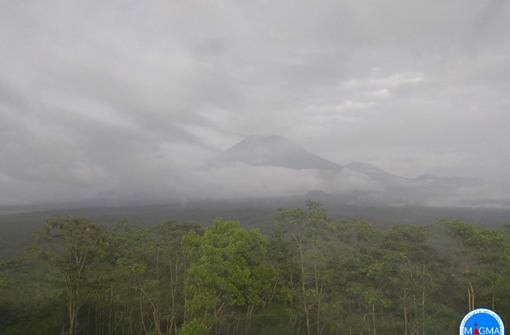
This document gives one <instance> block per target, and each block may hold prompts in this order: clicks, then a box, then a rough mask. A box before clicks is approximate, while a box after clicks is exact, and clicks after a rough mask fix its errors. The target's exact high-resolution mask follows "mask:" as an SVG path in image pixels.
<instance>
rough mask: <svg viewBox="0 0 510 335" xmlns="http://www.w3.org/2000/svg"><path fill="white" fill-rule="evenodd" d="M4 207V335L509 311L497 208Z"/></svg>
mask: <svg viewBox="0 0 510 335" xmlns="http://www.w3.org/2000/svg"><path fill="white" fill-rule="evenodd" d="M275 207H276V210H275V209H274V208H275ZM16 211H17V210H16V209H9V210H8V211H7V210H5V211H4V214H3V215H1V216H0V231H1V233H2V234H1V235H0V333H1V334H222V335H223V334H282V335H283V334H289V335H290V334H306V335H311V334H314V335H318V334H349V335H350V334H360V335H361V334H365V335H368V334H370V335H376V334H406V335H411V334H413V335H425V334H453V333H455V332H457V331H458V325H459V323H460V321H461V319H462V317H463V316H464V315H465V314H466V313H467V312H468V311H470V310H472V309H474V308H481V307H485V308H490V309H492V310H494V311H496V312H497V313H498V314H499V315H500V316H501V317H502V318H503V321H504V322H505V323H507V324H508V322H509V321H510V319H509V315H510V281H509V280H508V278H509V277H510V240H509V237H510V230H509V229H508V226H507V225H506V223H507V222H509V221H510V220H508V219H509V218H510V215H509V213H508V211H506V210H496V209H460V208H457V209H446V208H445V209H438V208H436V209H432V208H418V207H401V208H388V207H356V206H347V205H339V204H335V203H333V202H328V200H327V199H321V203H319V202H316V201H312V200H307V201H305V200H304V199H302V198H292V199H290V198H279V199H265V200H256V201H255V200H252V201H238V202H235V203H234V202H229V203H227V202H203V203H190V204H179V205H172V206H169V205H161V206H140V207H118V208H74V209H72V208H68V209H61V210H45V211H33V212H24V213H21V211H20V213H15V212H16ZM62 213H65V215H64V214H62ZM471 222H476V223H471Z"/></svg>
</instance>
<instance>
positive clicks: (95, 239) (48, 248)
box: [26, 215, 110, 335]
mask: <svg viewBox="0 0 510 335" xmlns="http://www.w3.org/2000/svg"><path fill="white" fill-rule="evenodd" d="M32 238H33V239H34V240H35V244H34V245H32V246H30V247H28V248H27V249H26V252H27V254H28V255H29V256H30V257H32V258H35V259H39V260H41V261H44V262H47V263H49V264H51V265H53V266H54V267H55V268H56V270H57V271H58V274H59V275H60V279H61V281H62V283H63V284H64V287H65V290H66V293H67V294H66V296H67V316H68V330H67V332H68V334H69V335H74V334H76V333H77V330H78V312H79V310H80V308H81V306H82V304H83V300H84V297H85V296H86V294H87V292H86V287H85V282H86V277H87V272H88V270H89V268H88V265H89V264H91V263H92V262H93V260H94V258H96V257H99V256H101V255H103V254H104V252H105V250H106V247H107V246H108V243H109V239H110V232H109V230H108V229H107V228H106V226H104V225H99V224H96V223H94V222H92V221H90V220H87V219H83V218H72V217H69V216H67V215H60V216H56V217H54V218H51V219H48V220H47V221H46V225H45V227H44V229H42V230H38V231H35V232H34V234H33V235H32Z"/></svg>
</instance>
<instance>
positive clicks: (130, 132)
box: [0, 0, 510, 205]
mask: <svg viewBox="0 0 510 335" xmlns="http://www.w3.org/2000/svg"><path fill="white" fill-rule="evenodd" d="M509 17H510V4H509V3H508V2H507V1H503V0H490V1H474V0H467V1H461V2H459V1H422V2H416V1H410V2H402V1H354V2H353V1H320V2H309V1H278V2H274V1H255V2H239V1H222V0H219V1H194V0H192V1H166V0H164V1H157V0H151V1H143V2H126V1H107V2H104V1H94V0H92V1H90V0H87V1H85V0H70V1H65V2H62V1H45V2H40V1H4V2H3V3H2V10H1V11H0V22H1V23H0V26H1V29H0V43H1V45H2V46H3V47H2V48H0V205H5V204H24V203H39V202H55V201H69V200H83V199H94V198H97V197H101V196H112V197H114V196H116V197H121V196H129V197H132V198H133V199H137V198H140V199H149V198H150V199H152V200H154V199H159V200H161V201H165V200H170V199H174V198H182V197H188V196H193V197H200V196H202V195H203V196H206V195H207V196H213V195H217V196H229V195H233V196H240V195H257V194H260V195H277V194H285V193H286V192H300V191H301V190H305V189H307V188H308V187H309V186H314V187H313V189H315V188H321V189H325V190H327V189H328V187H329V186H330V184H327V185H324V183H322V182H321V180H322V179H321V178H320V177H318V176H317V174H314V173H312V174H307V175H304V174H303V172H299V171H282V169H278V168H266V169H264V168H262V167H261V168H249V167H246V166H232V167H229V168H228V169H229V171H221V172H219V171H214V170H211V171H208V172H204V170H195V168H196V167H197V166H199V165H200V164H201V162H204V161H205V160H206V159H208V158H209V157H211V156H212V155H214V154H215V153H216V152H218V151H219V150H224V149H226V148H228V147H229V146H231V145H233V144H235V143H237V142H238V141H240V140H241V139H243V138H244V137H246V136H248V135H250V134H262V133H276V134H279V135H282V136H284V137H287V138H289V139H291V140H293V141H295V142H296V143H298V144H300V145H302V146H303V147H305V148H306V149H308V150H309V151H311V152H314V153H316V154H318V155H321V156H323V157H325V158H328V159H330V160H332V161H335V162H338V163H340V164H345V163H348V162H350V161H362V162H369V163H372V164H374V165H376V166H379V167H380V168H383V169H385V170H387V171H390V172H392V173H395V174H398V175H402V176H406V177H415V176H417V175H419V174H424V173H432V174H437V175H444V176H460V177H474V178H481V179H485V180H489V181H493V182H505V183H510V177H509V174H508V172H507V171H509V170H510V155H509V154H508V152H510V136H509V134H508V131H509V129H510V113H509V107H510V98H509V96H508V92H509V91H510V38H509V35H508V31H510V20H508V18H509ZM193 171H195V172H193ZM197 171H198V172H197ZM246 176H250V177H249V178H246ZM351 177H352V176H351ZM258 178H260V179H258ZM338 178H340V177H338ZM345 178H347V179H348V180H351V181H352V183H351V184H352V185H351V184H349V183H347V184H348V185H349V186H347V187H346V188H347V189H348V188H349V187H353V185H358V186H359V187H360V188H362V189H365V188H370V189H372V188H374V187H375V188H376V189H377V187H379V186H377V185H371V184H370V183H369V182H368V181H364V180H358V179H357V178H354V179H349V178H350V177H345ZM335 180H342V185H344V184H345V183H344V181H345V179H344V176H342V177H341V178H340V179H335ZM249 181H250V182H252V183H251V184H250V183H249ZM471 196H473V195H472V194H471V193H470V192H469V191H466V192H465V194H462V195H459V197H462V199H464V198H470V197H471ZM452 201H453V202H455V201H454V200H452Z"/></svg>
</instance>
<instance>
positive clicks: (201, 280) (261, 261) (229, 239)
mask: <svg viewBox="0 0 510 335" xmlns="http://www.w3.org/2000/svg"><path fill="white" fill-rule="evenodd" d="M182 243H183V245H184V246H185V247H186V249H187V250H188V252H189V255H190V260H191V263H190V266H189V269H188V272H187V280H188V286H187V288H186V294H187V297H188V298H187V301H186V310H187V311H188V312H189V313H190V320H189V324H188V325H185V327H184V328H183V329H184V330H186V331H187V329H188V328H189V327H193V328H197V327H199V328H200V327H202V328H205V329H211V328H212V327H213V326H214V327H215V328H216V333H218V334H227V333H229V332H230V333H239V332H241V331H242V329H240V326H241V324H242V323H243V322H244V325H245V328H246V329H248V328H249V327H250V323H251V320H252V318H253V315H254V313H255V312H256V309H257V308H260V307H262V306H263V304H264V301H265V300H264V295H265V294H266V293H267V291H268V290H269V288H270V287H271V282H272V279H273V278H274V276H275V271H274V269H273V267H271V266H269V265H267V264H266V263H265V259H266V253H267V247H268V242H267V240H266V239H265V238H264V237H262V236H261V235H260V233H259V231H258V230H250V231H246V230H245V229H243V228H242V227H241V226H240V225H239V222H235V221H228V222H224V221H223V220H221V219H217V220H215V221H214V224H213V225H212V226H210V227H208V228H207V229H206V230H205V233H204V235H203V236H200V235H198V234H197V233H196V232H195V231H191V232H190V233H188V234H187V235H185V236H184V238H183V241H182ZM198 325H201V326H198ZM222 325H223V326H222Z"/></svg>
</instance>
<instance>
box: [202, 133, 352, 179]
mask: <svg viewBox="0 0 510 335" xmlns="http://www.w3.org/2000/svg"><path fill="white" fill-rule="evenodd" d="M235 162H240V163H244V164H247V165H252V166H277V167H284V168H287V169H292V170H303V169H318V170H334V171H340V170H342V168H343V167H342V166H341V165H340V164H337V163H334V162H331V161H329V160H327V159H324V158H322V157H319V156H317V155H315V154H312V153H310V152H308V151H306V150H305V149H303V148H301V147H299V146H298V145H296V144H294V143H292V142H291V141H289V140H287V139H285V138H283V137H281V136H278V135H267V136H249V137H247V138H246V139H244V140H242V141H241V142H239V143H237V144H236V145H234V146H233V147H231V148H229V149H227V150H225V151H224V152H222V153H220V154H218V155H217V156H216V157H215V158H214V159H213V160H212V161H211V164H212V165H214V166H222V165H226V164H230V163H235Z"/></svg>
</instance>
